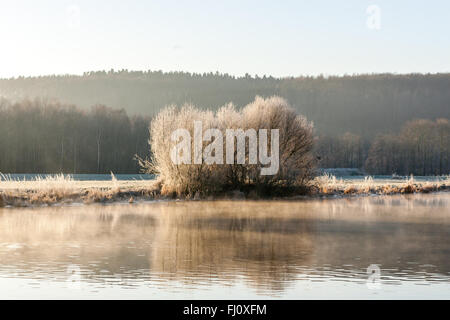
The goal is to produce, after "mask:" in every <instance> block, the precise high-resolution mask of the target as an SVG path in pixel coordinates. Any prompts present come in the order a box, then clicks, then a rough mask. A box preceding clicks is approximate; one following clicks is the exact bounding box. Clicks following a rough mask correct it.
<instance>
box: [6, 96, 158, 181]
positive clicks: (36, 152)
mask: <svg viewBox="0 0 450 320" xmlns="http://www.w3.org/2000/svg"><path fill="white" fill-rule="evenodd" d="M148 123H149V118H144V117H140V116H133V117H131V118H130V117H129V116H127V113H126V112H125V111H124V110H114V109H111V108H108V107H105V106H102V105H97V106H94V107H92V108H91V109H89V110H81V109H79V108H77V107H75V106H73V105H63V104H59V103H49V102H46V101H43V100H40V99H36V100H33V101H22V102H20V103H13V104H12V103H9V102H8V101H6V100H4V99H2V100H0V172H4V173H58V172H63V173H109V172H111V171H112V172H114V173H136V172H139V168H138V165H137V163H136V161H134V160H133V157H134V155H135V154H138V155H139V156H141V157H146V156H148V153H149V148H148V143H147V141H148V135H149V133H148Z"/></svg>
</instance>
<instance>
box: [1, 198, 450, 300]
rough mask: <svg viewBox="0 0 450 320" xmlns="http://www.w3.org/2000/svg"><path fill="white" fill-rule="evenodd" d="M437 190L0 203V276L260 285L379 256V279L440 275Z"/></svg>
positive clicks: (447, 239) (443, 231)
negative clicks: (307, 197)
mask: <svg viewBox="0 0 450 320" xmlns="http://www.w3.org/2000/svg"><path fill="white" fill-rule="evenodd" d="M449 199H450V198H449V197H445V196H443V195H440V196H439V195H426V196H425V195H424V196H414V198H408V197H400V196H393V197H391V198H390V197H386V198H383V197H380V198H360V199H350V200H342V199H341V200H327V201H318V200H314V201H293V202H290V201H271V202H264V201H255V202H250V201H247V202H238V201H236V202H226V201H217V202H162V203H155V204H151V205H134V206H128V205H124V206H122V205H114V206H85V207H79V208H77V207H66V208H38V209H3V210H0V274H6V275H7V274H8V272H11V270H13V271H14V272H15V273H18V274H22V275H24V276H33V275H34V276H35V277H41V278H46V279H53V278H56V279H57V278H58V277H61V278H62V279H63V278H64V277H66V276H67V275H66V274H65V272H66V268H67V265H69V264H76V265H79V266H80V269H81V270H82V272H83V278H82V279H83V280H85V281H106V280H104V279H113V280H114V279H115V280H119V282H118V283H120V284H127V283H133V282H139V281H140V282H143V281H145V282H146V284H147V283H148V284H149V285H152V286H156V285H157V284H156V283H157V282H158V281H156V280H161V281H162V282H161V284H159V285H160V286H163V287H164V285H165V284H164V281H165V280H176V281H179V282H182V283H184V284H188V285H190V284H192V285H195V286H198V285H210V284H214V283H218V282H220V284H221V285H232V284H233V283H236V282H237V281H241V279H242V280H243V281H244V282H245V283H246V284H247V285H249V286H253V287H257V288H258V289H262V290H270V291H272V292H275V291H278V290H284V289H285V288H286V287H287V286H289V285H290V284H293V281H294V280H295V279H297V278H303V277H308V276H309V275H315V274H318V273H319V274H325V275H327V272H329V273H328V275H333V274H337V273H339V272H338V271H336V270H339V269H345V268H346V269H348V271H349V272H350V273H348V275H349V276H355V272H356V273H357V272H360V276H362V277H366V275H365V270H366V268H367V267H368V266H369V265H370V264H380V267H381V269H382V277H383V276H384V275H389V272H391V273H395V272H398V271H405V270H406V273H408V272H410V273H411V275H415V274H417V272H420V271H426V272H428V273H430V272H431V273H437V274H441V275H442V274H444V275H448V273H449V272H450V261H449V259H448V243H450V229H449V228H450V223H449V217H450V214H449V209H448V208H449V206H448V202H449ZM424 265H428V266H429V265H434V266H435V267H433V268H431V267H426V266H424ZM324 266H328V267H329V269H325V268H324ZM386 269H392V271H388V270H386ZM408 270H409V271H408ZM340 275H342V273H341V274H340Z"/></svg>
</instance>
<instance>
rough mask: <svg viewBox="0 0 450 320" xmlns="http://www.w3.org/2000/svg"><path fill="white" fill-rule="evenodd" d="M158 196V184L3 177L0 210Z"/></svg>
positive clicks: (0, 177)
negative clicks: (3, 208)
mask: <svg viewBox="0 0 450 320" xmlns="http://www.w3.org/2000/svg"><path fill="white" fill-rule="evenodd" d="M158 194H159V185H158V183H157V182H155V181H150V182H149V181H118V180H117V179H116V178H115V176H114V175H113V174H112V180H111V181H75V180H73V178H72V176H70V175H63V174H59V175H54V176H47V177H45V178H43V177H36V178H34V179H31V180H28V181H25V180H22V181H21V180H18V179H13V178H11V176H7V175H3V174H0V207H4V206H13V207H22V206H30V205H54V204H58V203H73V202H79V203H93V202H112V201H123V200H129V199H131V198H133V199H134V198H146V199H154V198H155V197H156V196H158Z"/></svg>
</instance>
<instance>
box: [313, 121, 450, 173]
mask: <svg viewBox="0 0 450 320" xmlns="http://www.w3.org/2000/svg"><path fill="white" fill-rule="evenodd" d="M316 153H317V155H318V156H319V157H320V162H319V165H320V166H321V167H324V168H360V169H362V170H364V171H366V172H367V173H370V174H375V175H377V174H392V173H397V174H399V175H409V174H414V175H443V174H448V173H449V172H450V161H449V160H450V123H449V120H448V119H443V118H440V119H437V120H436V121H431V120H426V119H418V120H413V121H409V122H407V123H406V124H405V125H404V126H403V127H402V129H401V130H400V132H399V133H395V134H379V135H378V136H376V137H375V138H374V139H370V140H368V139H363V138H361V137H360V136H358V135H355V134H352V133H345V134H344V135H342V136H338V137H331V136H321V137H319V138H318V139H317V142H316Z"/></svg>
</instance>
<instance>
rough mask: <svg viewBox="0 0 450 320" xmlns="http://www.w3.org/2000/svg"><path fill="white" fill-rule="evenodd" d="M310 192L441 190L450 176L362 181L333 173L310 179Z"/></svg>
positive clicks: (425, 191) (380, 192)
mask: <svg viewBox="0 0 450 320" xmlns="http://www.w3.org/2000/svg"><path fill="white" fill-rule="evenodd" d="M310 187H311V193H312V194H315V195H339V194H344V195H369V194H386V195H389V194H399V193H400V194H410V193H429V192H436V191H443V190H447V189H449V188H450V176H446V177H443V178H440V179H439V178H437V179H436V181H434V182H431V181H424V182H421V181H417V180H415V179H414V177H413V176H411V177H409V178H408V179H406V180H403V181H401V180H398V181H397V180H395V181H392V182H386V181H379V182H377V181H375V180H374V179H373V178H372V177H370V176H368V177H365V178H364V180H363V181H360V182H355V181H351V180H343V179H337V178H336V177H335V176H333V175H328V174H325V175H322V176H318V177H316V178H315V179H314V180H312V182H311V184H310Z"/></svg>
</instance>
